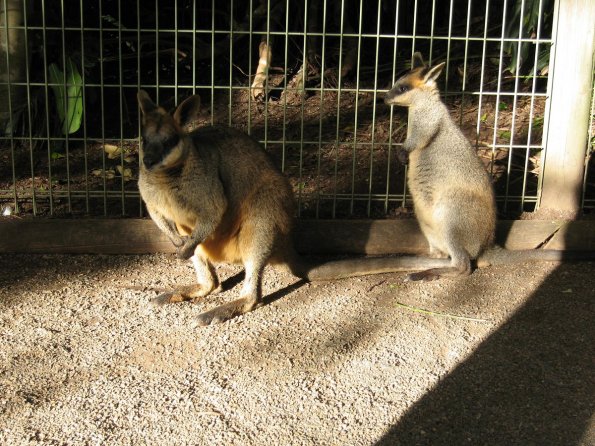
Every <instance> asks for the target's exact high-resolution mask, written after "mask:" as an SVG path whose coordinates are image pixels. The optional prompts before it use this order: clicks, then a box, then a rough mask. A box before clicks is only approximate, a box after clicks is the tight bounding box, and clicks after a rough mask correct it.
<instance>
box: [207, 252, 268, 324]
mask: <svg viewBox="0 0 595 446" xmlns="http://www.w3.org/2000/svg"><path fill="white" fill-rule="evenodd" d="M244 267H245V268H246V278H245V279H244V285H243V287H242V294H241V296H242V297H240V298H239V299H236V300H234V301H232V302H228V303H226V304H223V305H220V306H218V307H217V308H213V309H212V310H209V311H205V312H204V313H202V314H200V315H199V316H198V323H199V324H200V325H210V324H218V323H221V322H225V321H227V320H229V319H232V318H234V317H236V316H240V315H242V314H245V313H248V312H250V311H252V310H254V309H256V308H258V307H259V306H261V305H262V286H261V282H262V272H263V271H264V267H265V263H260V262H256V263H253V262H246V263H245V264H244Z"/></svg>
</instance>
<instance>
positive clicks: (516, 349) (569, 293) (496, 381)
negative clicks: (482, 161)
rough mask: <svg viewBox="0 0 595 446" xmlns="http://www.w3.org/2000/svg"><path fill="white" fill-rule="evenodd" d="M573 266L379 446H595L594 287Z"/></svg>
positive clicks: (560, 273)
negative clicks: (592, 425) (594, 423)
mask: <svg viewBox="0 0 595 446" xmlns="http://www.w3.org/2000/svg"><path fill="white" fill-rule="evenodd" d="M591 265H594V264H591ZM594 266H595V265H594ZM590 268H593V267H592V266H591V267H590ZM568 270H569V268H568V267H567V266H565V265H561V266H560V267H558V268H557V269H556V270H555V271H554V273H552V274H551V275H550V276H549V277H548V278H547V279H546V280H545V282H544V283H543V284H542V285H541V286H540V287H539V289H537V291H535V293H534V294H533V295H532V296H531V297H530V299H529V300H528V301H527V303H526V304H525V305H524V306H523V307H522V308H521V309H519V310H518V311H517V312H516V313H515V314H514V315H512V317H511V318H510V319H509V320H508V321H507V322H506V323H505V324H504V325H503V326H502V327H500V329H498V330H497V331H496V332H495V333H493V334H492V335H491V336H490V337H489V338H487V339H486V340H485V341H484V342H483V343H482V344H481V345H480V346H479V347H478V348H477V350H476V351H475V352H474V353H473V354H472V355H471V356H470V357H469V359H467V360H466V361H465V362H463V363H462V364H460V365H459V366H458V367H457V368H456V369H455V370H454V371H453V372H452V373H450V375H448V376H447V377H446V378H445V379H444V380H443V381H442V382H440V383H439V384H438V385H437V386H436V388H434V389H433V390H431V391H429V392H428V393H427V394H426V395H425V396H424V397H423V398H421V399H420V400H419V401H417V403H415V404H414V405H413V406H412V407H411V408H410V409H409V410H408V412H407V413H406V414H405V415H404V416H403V417H402V418H401V419H400V420H399V421H398V423H397V424H395V425H394V426H393V427H392V428H390V429H389V431H388V432H387V433H386V434H385V435H384V436H383V438H381V439H380V440H379V441H378V442H377V443H376V446H388V445H462V444H474V445H475V444H482V445H503V444H535V445H537V444H539V445H550V444H565V445H572V444H593V443H589V442H590V441H592V440H593V435H595V434H594V432H593V431H592V430H591V432H589V422H590V418H591V417H592V415H593V413H594V410H595V399H594V395H595V375H594V374H593V370H595V348H594V344H593V339H595V323H594V322H593V308H594V301H593V285H592V282H591V283H589V282H590V281H587V283H585V282H581V283H577V282H578V281H575V282H574V283H573V282H572V281H571V280H569V275H568V274H569V273H568ZM587 271H588V268H587V267H586V266H585V272H586V274H587ZM459 286H460V287H461V286H463V284H461V285H459ZM455 295H463V292H462V289H461V292H460V293H456V290H455Z"/></svg>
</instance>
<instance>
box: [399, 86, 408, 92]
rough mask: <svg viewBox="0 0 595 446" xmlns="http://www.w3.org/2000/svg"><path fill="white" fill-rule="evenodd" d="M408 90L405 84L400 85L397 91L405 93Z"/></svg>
mask: <svg viewBox="0 0 595 446" xmlns="http://www.w3.org/2000/svg"><path fill="white" fill-rule="evenodd" d="M408 90H409V87H408V86H407V85H401V86H400V87H399V93H405V92H406V91H408Z"/></svg>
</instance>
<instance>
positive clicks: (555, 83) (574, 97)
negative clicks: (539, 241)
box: [539, 0, 595, 214]
mask: <svg viewBox="0 0 595 446" xmlns="http://www.w3.org/2000/svg"><path fill="white" fill-rule="evenodd" d="M554 9H555V12H554V23H553V32H552V34H553V35H552V39H553V42H554V43H553V45H552V50H551V53H550V54H551V55H550V79H549V84H548V92H549V95H548V101H547V104H546V112H545V127H544V128H545V132H546V133H545V134H544V144H545V154H544V159H543V177H542V189H541V198H540V203H539V207H540V208H547V209H555V210H559V211H566V212H569V213H572V214H576V213H578V211H579V210H580V203H581V191H582V181H583V174H584V169H585V155H586V150H587V135H588V125H589V113H590V100H591V94H590V93H591V81H592V69H593V54H594V50H595V1H593V0H556V4H555V7H554Z"/></svg>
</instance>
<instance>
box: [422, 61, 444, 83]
mask: <svg viewBox="0 0 595 446" xmlns="http://www.w3.org/2000/svg"><path fill="white" fill-rule="evenodd" d="M444 65H446V62H442V63H441V64H438V65H436V66H435V67H432V68H430V69H429V71H428V72H427V73H426V75H425V76H424V83H428V82H430V81H434V82H436V79H438V76H440V73H442V70H443V69H444Z"/></svg>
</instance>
